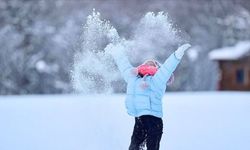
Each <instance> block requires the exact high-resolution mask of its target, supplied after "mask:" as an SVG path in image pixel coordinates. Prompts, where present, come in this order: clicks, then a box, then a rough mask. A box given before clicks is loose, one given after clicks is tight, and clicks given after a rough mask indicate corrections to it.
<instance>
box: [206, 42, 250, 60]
mask: <svg viewBox="0 0 250 150" xmlns="http://www.w3.org/2000/svg"><path fill="white" fill-rule="evenodd" d="M249 51H250V41H241V42H238V43H237V44H236V45H235V46H232V47H224V48H220V49H215V50H213V51H212V52H210V53H209V58H210V59H212V60H238V59H239V58H242V57H243V56H244V55H246V54H247V53H248V52H249Z"/></svg>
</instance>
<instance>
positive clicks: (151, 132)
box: [129, 115, 163, 150]
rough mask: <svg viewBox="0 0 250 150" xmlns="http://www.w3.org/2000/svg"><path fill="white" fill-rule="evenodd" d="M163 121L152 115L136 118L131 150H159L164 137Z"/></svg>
mask: <svg viewBox="0 0 250 150" xmlns="http://www.w3.org/2000/svg"><path fill="white" fill-rule="evenodd" d="M162 129H163V123H162V119H161V118H158V117H154V116H150V115H144V116H141V117H136V118H135V126H134V131H133V135H132V137H131V143H130V146H129V150H142V149H143V147H144V146H145V144H146V146H147V150H159V148H160V141H161V136H162Z"/></svg>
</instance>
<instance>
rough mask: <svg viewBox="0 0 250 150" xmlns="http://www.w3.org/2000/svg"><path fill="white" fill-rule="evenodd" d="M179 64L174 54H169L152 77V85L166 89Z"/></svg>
mask: <svg viewBox="0 0 250 150" xmlns="http://www.w3.org/2000/svg"><path fill="white" fill-rule="evenodd" d="M179 63H180V59H177V58H176V56H175V54H174V53H173V54H171V55H170V56H169V57H168V58H167V60H166V61H165V62H164V63H163V65H161V67H160V68H159V70H158V71H157V72H156V74H155V75H154V76H153V77H152V80H153V83H154V85H156V86H157V87H162V88H163V87H164V88H166V84H167V81H168V80H169V79H170V77H171V75H172V74H173V72H174V71H175V69H176V68H177V66H178V64H179Z"/></svg>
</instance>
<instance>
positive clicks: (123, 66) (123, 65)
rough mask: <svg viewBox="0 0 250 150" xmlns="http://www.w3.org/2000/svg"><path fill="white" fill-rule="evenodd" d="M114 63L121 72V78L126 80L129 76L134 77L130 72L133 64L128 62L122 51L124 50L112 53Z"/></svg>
mask: <svg viewBox="0 0 250 150" xmlns="http://www.w3.org/2000/svg"><path fill="white" fill-rule="evenodd" d="M112 56H113V58H114V60H115V63H116V65H117V66H118V69H119V70H120V72H121V75H122V77H123V79H124V80H125V81H126V82H128V80H129V78H131V77H134V76H135V75H133V74H132V72H131V71H132V69H133V66H132V65H131V64H130V62H129V60H128V58H127V55H126V54H125V53H124V51H122V50H121V51H119V52H116V53H115V54H113V55H112Z"/></svg>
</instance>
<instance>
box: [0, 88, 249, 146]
mask: <svg viewBox="0 0 250 150" xmlns="http://www.w3.org/2000/svg"><path fill="white" fill-rule="evenodd" d="M124 98H125V95H122V94H121V95H53V96H52V95H45V96H40V95H33V96H0V122H1V123H0V133H1V134H0V141H1V142H0V149H1V150H127V149H128V145H129V142H130V136H131V133H132V130H133V123H134V119H133V117H130V116H128V115H127V114H126V110H125V106H124ZM163 102H164V106H163V108H164V115H165V116H164V118H163V121H164V133H163V138H162V141H161V150H166V149H168V150H236V149H238V150H249V149H250V143H249V141H250V120H249V116H250V109H249V108H250V92H201V93H198V92H196V93H188V92H187V93H181V92H179V93H167V94H166V95H165V97H164V99H163Z"/></svg>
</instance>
